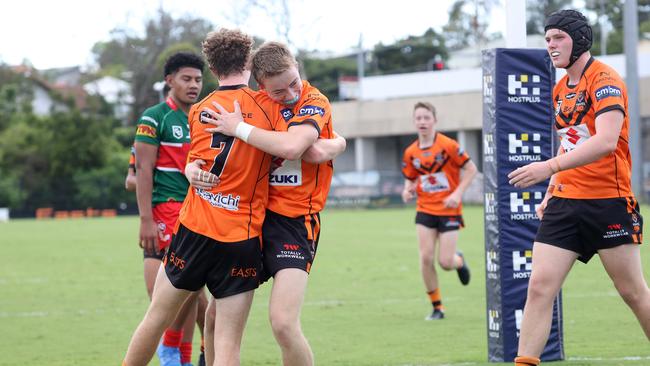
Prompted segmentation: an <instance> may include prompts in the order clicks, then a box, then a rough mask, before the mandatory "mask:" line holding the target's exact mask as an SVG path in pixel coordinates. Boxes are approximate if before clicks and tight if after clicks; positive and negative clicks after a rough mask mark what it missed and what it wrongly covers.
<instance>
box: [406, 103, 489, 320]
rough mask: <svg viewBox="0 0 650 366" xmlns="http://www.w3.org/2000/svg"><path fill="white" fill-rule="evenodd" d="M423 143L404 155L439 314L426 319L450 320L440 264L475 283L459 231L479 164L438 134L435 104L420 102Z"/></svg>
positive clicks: (417, 118) (425, 273) (423, 262)
mask: <svg viewBox="0 0 650 366" xmlns="http://www.w3.org/2000/svg"><path fill="white" fill-rule="evenodd" d="M413 122H414V123H415V127H416V129H417V131H418V139H417V140H416V141H415V142H413V143H412V144H411V145H410V146H409V147H407V148H406V150H405V151H404V157H403V161H402V174H403V175H404V177H405V178H406V179H405V180H404V191H403V192H402V199H403V200H404V202H408V201H410V200H412V199H413V198H414V197H417V209H416V210H417V213H416V215H415V227H416V230H417V234H418V242H419V249H420V271H421V273H422V279H423V281H424V287H425V288H426V290H427V294H428V296H429V300H430V301H431V305H432V306H433V311H432V312H431V314H430V315H428V316H427V317H426V318H425V319H426V320H435V319H443V318H444V316H445V313H444V307H443V305H442V295H441V292H440V285H439V283H438V275H437V273H436V264H435V262H436V244H437V249H438V264H440V267H442V269H444V270H445V271H450V270H453V269H455V270H456V271H457V272H458V277H459V278H460V282H461V283H462V284H463V285H467V284H468V283H469V280H470V271H469V267H468V266H467V263H466V262H465V258H464V257H463V255H462V254H461V253H460V252H458V251H457V250H456V249H457V248H456V244H457V242H458V230H459V229H460V228H461V227H463V226H464V224H463V216H462V202H461V201H462V197H463V193H464V192H465V190H466V189H467V187H468V186H469V184H470V183H471V182H472V179H474V176H475V175H476V171H477V169H476V165H474V163H473V162H472V161H471V160H470V158H469V156H468V155H467V153H465V152H464V151H463V149H462V148H461V147H460V146H459V145H458V143H457V142H456V141H454V140H453V139H451V138H449V137H447V136H445V135H443V134H441V133H440V132H437V131H436V128H435V127H436V124H437V119H436V110H435V108H434V107H433V105H431V104H430V103H427V102H418V103H416V104H415V107H414V108H413Z"/></svg>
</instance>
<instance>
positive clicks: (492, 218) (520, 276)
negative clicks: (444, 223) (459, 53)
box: [483, 49, 564, 362]
mask: <svg viewBox="0 0 650 366" xmlns="http://www.w3.org/2000/svg"><path fill="white" fill-rule="evenodd" d="M554 75H555V70H554V69H553V67H552V64H551V61H550V59H549V56H548V54H547V52H546V51H545V50H533V49H493V50H485V51H483V148H484V154H483V155H484V161H483V162H484V164H483V168H484V176H485V179H484V181H485V248H486V260H487V266H486V272H487V275H486V281H487V283H486V285H487V286H486V289H487V309H486V310H487V327H488V334H487V336H488V359H489V361H491V362H510V361H513V360H514V358H515V357H516V356H517V347H518V343H519V332H520V327H521V319H522V317H523V309H524V305H525V303H526V293H527V291H528V280H529V278H530V272H531V268H532V267H531V265H532V247H533V241H534V239H535V234H536V232H537V227H538V226H539V220H538V219H537V215H536V213H535V210H536V208H537V207H539V204H540V203H541V201H542V199H543V198H544V194H545V193H546V188H547V185H548V181H547V182H542V183H539V184H537V185H535V186H532V187H528V188H526V189H517V188H515V187H513V186H511V185H510V184H509V183H508V173H510V172H512V171H513V170H515V169H516V168H518V167H520V166H523V165H526V164H530V163H532V162H536V161H543V160H547V159H549V158H550V157H551V156H552V155H553V154H554V151H555V150H556V149H555V147H554V145H555V144H554V141H555V135H554V131H553V103H552V90H553V86H554V83H555V76H554ZM561 310H562V306H561V295H560V296H558V298H557V299H556V302H555V306H554V310H553V323H552V329H551V335H550V337H549V341H548V343H547V345H546V348H545V349H544V352H543V353H542V360H544V361H552V360H561V359H564V347H563V343H562V311H561Z"/></svg>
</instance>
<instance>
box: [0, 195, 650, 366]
mask: <svg viewBox="0 0 650 366" xmlns="http://www.w3.org/2000/svg"><path fill="white" fill-rule="evenodd" d="M644 210H645V217H650V210H648V207H647V206H646V207H644ZM413 216H414V212H413V209H412V208H411V209H390V210H371V211H362V210H358V211H354V210H352V211H347V210H331V211H329V212H326V213H324V214H323V216H322V221H323V232H322V236H321V242H320V246H319V250H318V256H317V259H316V263H315V265H314V268H313V271H312V274H311V279H310V284H309V289H308V293H307V298H306V303H305V306H304V310H303V317H302V319H303V327H304V330H305V333H306V334H307V337H308V338H309V340H310V343H311V345H312V348H313V350H314V354H315V358H316V363H317V364H318V365H494V364H490V363H488V362H486V360H487V341H486V323H487V322H486V318H485V313H486V312H485V257H484V251H483V247H484V243H483V211H482V209H481V208H480V207H468V208H466V211H465V219H466V223H467V226H468V229H466V230H463V231H462V232H461V241H460V247H461V249H462V250H463V251H464V252H465V253H466V258H467V260H468V262H469V264H470V265H471V268H472V271H473V275H474V277H473V280H472V282H471V283H470V285H469V286H467V287H463V286H461V285H460V283H459V282H458V279H457V277H456V273H455V272H449V273H442V274H441V290H442V294H443V301H444V303H445V305H446V308H447V311H446V316H447V318H446V319H445V320H443V321H438V322H426V321H424V320H423V318H424V316H425V315H426V314H427V312H428V311H429V309H430V306H431V305H430V304H429V303H428V300H427V298H426V295H425V293H424V290H423V286H422V283H421V279H420V274H419V270H418V260H417V245H416V237H415V227H414V225H413ZM137 232H138V219H137V218H136V217H119V218H113V219H71V220H57V221H55V220H51V221H35V220H14V221H11V222H9V223H7V224H0V253H1V255H0V258H1V260H2V265H0V365H12V366H14V365H52V366H54V365H59V366H63V365H65V366H69V365H119V364H120V361H121V358H122V356H123V355H124V352H125V350H126V347H127V344H128V341H129V339H130V336H131V333H132V332H133V330H134V329H135V327H136V325H137V324H138V322H139V321H140V319H141V318H142V315H143V313H144V311H145V310H146V307H147V304H148V299H147V296H146V293H145V289H144V284H143V279H142V254H141V250H140V249H139V248H138V246H137V243H136V238H137ZM646 237H647V236H646ZM647 242H648V240H646V245H645V246H644V247H643V250H642V253H643V261H644V266H645V275H646V278H647V279H650V255H648V248H647V245H648V244H647ZM268 293H269V286H268V285H265V286H263V287H262V288H261V289H260V290H258V292H257V294H256V298H255V302H254V304H253V310H252V312H251V316H250V319H249V322H248V326H247V329H246V333H245V335H244V346H243V351H242V365H279V364H280V361H279V360H280V356H279V350H278V347H277V346H276V344H275V341H274V340H273V336H272V334H271V329H270V326H269V324H268V320H267V314H268V312H267V302H268ZM564 304H565V305H564V317H565V328H564V336H565V350H566V355H567V357H568V361H565V362H558V363H555V365H649V364H650V347H648V345H649V344H648V341H647V340H646V338H645V337H644V335H643V332H642V331H641V329H640V327H639V326H638V324H637V322H636V319H635V318H634V316H633V315H632V313H631V312H630V311H629V310H628V309H627V307H626V306H625V304H624V303H623V301H622V300H621V299H620V298H619V297H618V296H617V294H616V292H615V290H614V288H613V286H612V284H611V283H610V281H609V279H608V277H607V275H606V273H605V271H604V270H603V268H602V266H601V265H600V262H599V261H598V259H597V258H594V259H593V260H592V261H591V262H590V263H589V265H582V264H577V265H576V266H575V267H574V270H573V272H572V273H571V274H570V276H569V278H568V280H567V283H566V285H565V287H564ZM197 335H198V332H197ZM194 358H195V359H196V357H194ZM157 364H158V363H157V362H156V361H154V362H152V365H157Z"/></svg>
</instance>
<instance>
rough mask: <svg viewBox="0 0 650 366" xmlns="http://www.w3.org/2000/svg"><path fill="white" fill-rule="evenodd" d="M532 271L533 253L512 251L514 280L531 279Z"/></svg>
mask: <svg viewBox="0 0 650 366" xmlns="http://www.w3.org/2000/svg"><path fill="white" fill-rule="evenodd" d="M532 270H533V251H532V250H513V251H512V278H514V279H525V278H530V271H532Z"/></svg>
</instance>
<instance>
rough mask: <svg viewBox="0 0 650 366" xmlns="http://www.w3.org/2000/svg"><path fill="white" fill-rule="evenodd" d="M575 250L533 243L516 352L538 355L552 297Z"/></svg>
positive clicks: (546, 331) (548, 329) (545, 336)
mask: <svg viewBox="0 0 650 366" xmlns="http://www.w3.org/2000/svg"><path fill="white" fill-rule="evenodd" d="M577 258H578V254H577V253H574V252H572V251H569V250H566V249H562V248H558V247H555V246H552V245H548V244H543V243H537V242H536V243H535V244H534V245H533V270H532V273H531V276H530V282H529V283H528V295H527V299H526V306H525V307H524V316H523V319H522V321H521V333H520V337H519V352H518V354H519V356H528V357H539V356H540V354H541V353H542V351H543V350H544V345H545V344H546V341H547V339H548V336H549V334H550V332H551V320H552V316H553V301H554V300H555V297H556V296H557V294H558V292H559V291H560V287H562V283H564V280H565V279H566V276H567V274H568V273H569V271H570V270H571V267H572V266H573V263H575V261H576V259H577Z"/></svg>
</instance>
